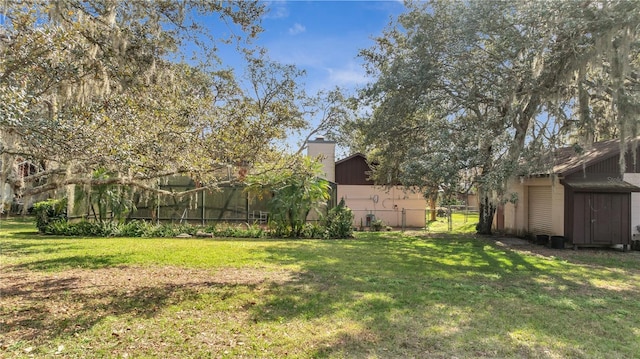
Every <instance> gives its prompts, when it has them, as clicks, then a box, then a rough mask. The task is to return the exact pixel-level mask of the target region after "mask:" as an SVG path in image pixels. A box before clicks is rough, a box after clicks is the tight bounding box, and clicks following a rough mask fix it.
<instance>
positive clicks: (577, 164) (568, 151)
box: [553, 136, 640, 176]
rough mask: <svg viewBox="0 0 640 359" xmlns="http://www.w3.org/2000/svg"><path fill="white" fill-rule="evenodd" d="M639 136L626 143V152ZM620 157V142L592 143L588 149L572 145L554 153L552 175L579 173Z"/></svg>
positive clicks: (636, 142)
mask: <svg viewBox="0 0 640 359" xmlns="http://www.w3.org/2000/svg"><path fill="white" fill-rule="evenodd" d="M639 141H640V136H638V137H636V138H633V139H629V140H628V141H627V151H629V150H630V148H632V146H631V144H633V145H637V144H638V143H639ZM616 156H620V140H617V139H616V140H609V141H602V142H594V143H593V144H592V145H591V146H590V147H589V148H582V147H581V146H580V145H577V144H575V145H572V146H568V147H563V148H559V149H557V150H556V152H555V156H554V157H555V161H554V162H555V165H554V166H553V173H556V174H560V175H562V176H567V175H570V174H572V173H575V172H578V171H580V170H581V169H582V168H584V167H586V166H589V165H592V164H594V163H596V162H599V161H602V160H605V159H609V158H612V157H616Z"/></svg>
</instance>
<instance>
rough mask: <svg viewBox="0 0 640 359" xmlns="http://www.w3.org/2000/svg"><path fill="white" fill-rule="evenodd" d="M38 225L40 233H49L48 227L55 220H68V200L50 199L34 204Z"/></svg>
mask: <svg viewBox="0 0 640 359" xmlns="http://www.w3.org/2000/svg"><path fill="white" fill-rule="evenodd" d="M33 213H34V215H35V217H36V227H38V231H40V233H46V234H49V233H47V227H48V226H49V225H50V224H51V223H55V222H67V200H66V198H65V199H49V200H46V201H42V202H38V203H36V204H34V205H33Z"/></svg>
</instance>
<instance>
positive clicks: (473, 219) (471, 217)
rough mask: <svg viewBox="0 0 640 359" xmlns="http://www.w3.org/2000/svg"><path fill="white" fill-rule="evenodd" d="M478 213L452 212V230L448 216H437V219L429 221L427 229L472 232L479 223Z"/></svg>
mask: <svg viewBox="0 0 640 359" xmlns="http://www.w3.org/2000/svg"><path fill="white" fill-rule="evenodd" d="M478 217H479V216H478V213H466V212H454V213H452V214H451V231H449V220H448V218H447V217H437V218H436V220H435V221H428V222H427V231H429V232H435V233H442V232H450V233H458V234H463V233H472V232H474V231H475V228H476V224H477V223H478Z"/></svg>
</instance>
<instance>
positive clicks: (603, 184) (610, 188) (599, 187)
mask: <svg viewBox="0 0 640 359" xmlns="http://www.w3.org/2000/svg"><path fill="white" fill-rule="evenodd" d="M563 182H564V183H563V184H564V185H567V186H569V187H571V188H573V190H574V191H578V192H591V191H594V192H640V187H638V186H635V185H633V184H631V183H628V182H625V181H622V180H615V179H611V178H609V179H607V180H586V181H566V182H565V181H563Z"/></svg>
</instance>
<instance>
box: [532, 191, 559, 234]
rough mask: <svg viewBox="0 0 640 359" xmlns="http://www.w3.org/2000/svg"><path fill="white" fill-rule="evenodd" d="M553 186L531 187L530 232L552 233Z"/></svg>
mask: <svg viewBox="0 0 640 359" xmlns="http://www.w3.org/2000/svg"><path fill="white" fill-rule="evenodd" d="M551 206H552V203H551V186H530V187H529V216H528V217H529V232H531V234H551V232H552V229H553V225H552V216H551Z"/></svg>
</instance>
